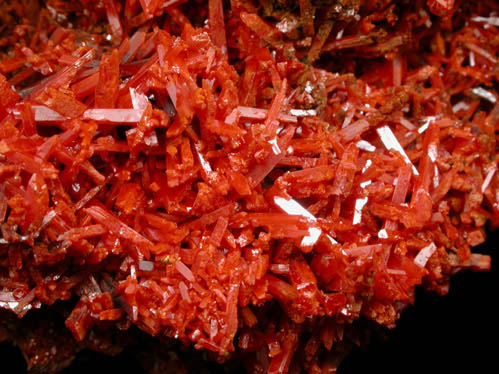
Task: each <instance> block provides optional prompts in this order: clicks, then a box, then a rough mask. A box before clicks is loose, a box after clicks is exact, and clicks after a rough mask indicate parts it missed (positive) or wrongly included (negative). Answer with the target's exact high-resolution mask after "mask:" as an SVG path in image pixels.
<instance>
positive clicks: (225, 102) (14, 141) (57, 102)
mask: <svg viewBox="0 0 499 374" xmlns="http://www.w3.org/2000/svg"><path fill="white" fill-rule="evenodd" d="M498 12H499V4H498V3H497V2H495V1H492V0H489V1H481V2H476V4H475V2H465V1H456V2H454V1H447V0H446V1H444V0H435V1H433V0H428V1H427V2H425V1H414V2H406V1H389V0H387V1H360V0H357V1H353V0H352V1H346V0H343V1H340V0H337V1H317V2H314V1H311V0H303V1H299V2H294V1H284V0H282V1H265V0H261V1H249V0H244V1H237V0H232V1H222V0H209V1H178V0H177V1H174V0H170V1H159V0H140V1H139V0H126V1H115V0H103V1H99V2H96V1H89V0H80V1H74V0H73V1H62V0H61V1H51V0H48V1H44V2H38V1H34V0H33V1H20V2H17V1H5V2H3V4H2V5H0V21H1V23H0V48H2V49H1V50H0V51H1V53H2V54H1V55H0V228H1V235H0V308H4V309H8V310H10V311H12V312H14V313H15V314H17V315H18V316H19V317H22V316H23V315H25V314H26V313H27V312H28V311H29V310H31V309H33V308H40V307H41V306H42V305H52V304H54V303H55V302H56V301H58V300H69V299H74V298H76V299H78V300H79V301H78V303H77V304H76V306H75V308H74V309H73V311H72V312H71V314H70V315H68V316H67V319H66V326H67V328H68V329H69V330H70V331H71V332H72V334H73V336H74V338H75V339H76V341H84V340H85V339H87V338H88V333H89V331H91V330H92V329H99V328H102V327H103V326H109V325H112V324H114V325H116V326H117V327H118V328H120V329H126V328H128V326H130V325H131V324H134V325H136V326H138V327H139V328H141V329H142V330H144V331H146V332H148V333H150V334H151V335H164V336H167V337H171V338H175V339H179V340H181V341H182V342H185V343H186V344H192V345H194V347H196V348H198V349H205V350H208V351H211V352H214V353H215V354H216V355H218V356H219V359H220V360H223V359H229V358H230V357H232V356H237V357H243V358H244V361H245V362H246V365H247V367H248V372H250V373H265V372H268V373H271V374H272V373H286V372H288V371H289V372H293V373H299V372H300V371H303V372H308V373H311V374H316V373H330V372H334V370H335V367H336V365H337V361H338V360H337V357H338V354H339V353H338V350H336V349H335V347H337V346H338V345H339V344H340V342H341V341H342V339H343V337H344V335H345V334H347V335H349V339H352V340H355V333H354V332H353V331H351V330H350V324H351V323H352V322H353V321H354V320H356V319H358V318H360V317H363V318H367V319H370V320H373V321H375V322H377V323H379V324H381V325H384V326H388V327H393V326H394V323H395V321H396V320H397V319H398V317H399V316H400V313H401V311H402V310H403V309H404V308H406V307H407V306H408V305H409V304H410V303H412V302H413V301H414V288H415V286H416V285H419V284H423V285H424V286H425V287H426V288H428V289H430V290H434V291H437V292H439V293H442V294H444V293H446V292H447V290H448V285H449V276H450V275H452V274H454V273H456V272H457V271H459V270H461V269H465V268H471V269H474V270H486V269H488V268H489V267H490V259H489V258H488V257H487V256H482V255H479V254H474V253H472V252H471V251H470V247H473V246H476V245H478V244H480V243H482V242H484V241H485V227H486V224H487V223H489V224H490V225H491V226H492V227H494V226H496V225H497V224H498V223H499V205H498V204H499V179H498V177H497V145H496V133H495V132H496V131H499V103H497V100H498V95H499V91H498V78H499V64H498V58H499V57H498V51H499V28H498V26H499V13H498ZM347 331H348V333H347ZM295 352H296V354H295ZM319 357H320V358H321V359H320V360H319Z"/></svg>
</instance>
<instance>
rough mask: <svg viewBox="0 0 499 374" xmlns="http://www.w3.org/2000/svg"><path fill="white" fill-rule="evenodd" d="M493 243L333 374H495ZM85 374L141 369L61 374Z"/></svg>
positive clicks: (18, 366)
mask: <svg viewBox="0 0 499 374" xmlns="http://www.w3.org/2000/svg"><path fill="white" fill-rule="evenodd" d="M498 243H499V232H496V233H493V234H491V235H489V239H488V241H487V242H486V243H485V244H484V245H482V246H480V247H479V248H477V249H475V250H474V252H478V253H485V254H489V255H491V256H492V270H491V271H490V272H483V273H473V272H471V271H466V272H462V273H460V274H457V275H456V276H454V278H453V279H452V281H451V288H450V292H449V294H448V295H447V296H444V297H441V296H437V295H433V294H429V293H425V292H424V291H422V290H419V291H418V293H417V295H416V304H415V305H414V306H412V307H409V308H408V309H407V310H406V311H405V312H404V313H403V315H402V318H401V319H400V320H399V322H398V323H397V328H395V329H394V330H391V331H389V332H388V334H387V339H386V340H384V341H381V340H375V341H373V342H372V343H371V344H370V345H369V346H367V347H366V348H363V349H355V350H354V352H353V353H352V354H350V355H349V356H348V357H347V358H346V359H345V361H344V362H343V363H342V365H341V366H340V369H339V374H357V373H366V372H372V373H384V374H390V373H397V374H401V373H424V374H433V373H439V374H440V373H468V372H470V373H473V374H478V373H480V374H481V373H494V372H496V373H497V372H499V363H498V358H499V352H498V348H499V345H498V344H497V337H498V335H497V331H499V329H498V326H499V324H498V313H497V303H496V299H497V298H498V289H497V286H498V285H499V282H498V270H497V263H498V257H499V256H498V255H497V251H496V248H497V244H498ZM0 364H1V365H2V369H0V372H1V373H9V374H16V373H24V372H25V371H26V365H25V363H24V359H23V357H22V355H21V353H20V352H19V350H17V349H16V348H14V347H12V346H11V345H9V344H7V343H1V344H0ZM4 365H6V366H4ZM7 368H8V369H7ZM89 372H94V373H103V372H113V373H117V372H122V373H135V374H140V373H142V369H141V368H140V366H139V364H138V363H137V362H135V361H134V358H133V355H130V354H127V353H125V354H122V355H119V356H117V357H106V356H104V355H101V354H97V353H93V352H83V353H80V354H79V356H78V358H77V359H76V360H75V361H74V363H73V364H72V365H71V366H70V367H69V368H68V369H66V370H65V371H64V373H65V374H79V373H85V374H88V373H89Z"/></svg>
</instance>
